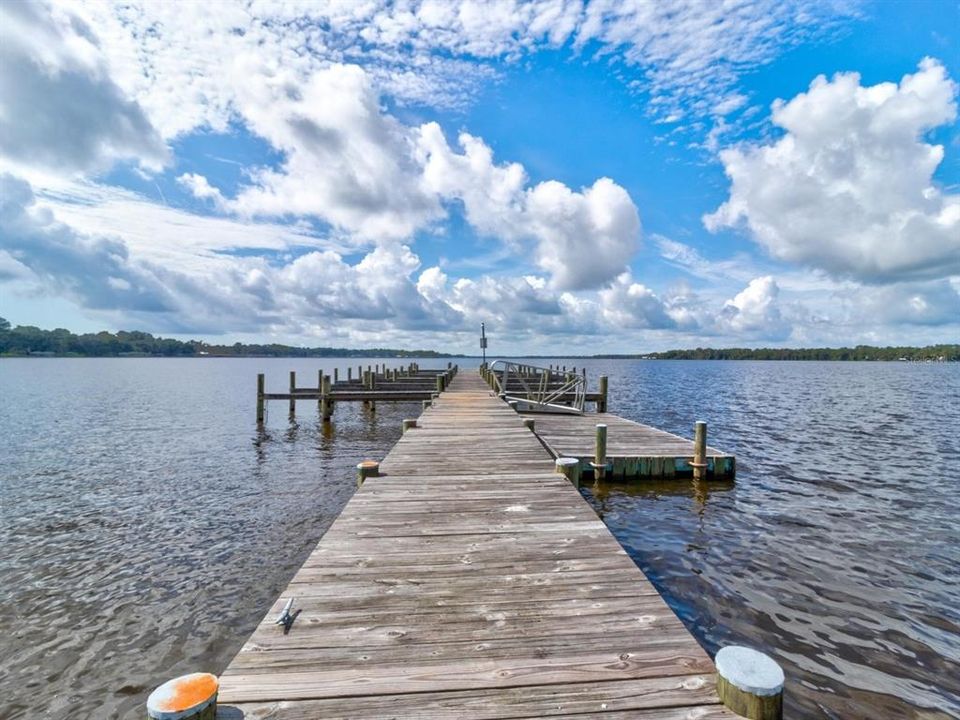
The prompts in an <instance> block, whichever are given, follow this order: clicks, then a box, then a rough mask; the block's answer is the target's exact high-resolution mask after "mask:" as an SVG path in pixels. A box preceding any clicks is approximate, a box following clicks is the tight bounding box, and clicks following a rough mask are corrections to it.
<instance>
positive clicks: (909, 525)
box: [0, 359, 960, 720]
mask: <svg viewBox="0 0 960 720" xmlns="http://www.w3.org/2000/svg"><path fill="white" fill-rule="evenodd" d="M360 362H361V361H359V360H352V361H347V360H342V361H336V363H337V365H338V366H339V368H340V372H341V374H342V375H343V374H345V371H346V367H347V365H353V366H354V367H355V366H356V365H357V364H359V363H360ZM362 362H363V364H364V365H367V364H369V363H372V362H375V361H373V360H369V361H368V360H363V361H362ZM395 362H397V364H399V361H395ZM543 362H550V361H543ZM560 362H562V363H566V364H568V365H570V364H573V362H574V361H560ZM444 364H445V363H444ZM578 364H582V361H578ZM465 365H466V363H463V362H461V367H464V366H465ZM333 366H334V361H332V360H322V361H321V360H286V359H284V360H265V359H249V360H248V359H231V360H217V359H202V360H199V359H170V360H166V359H163V360H161V359H121V360H101V359H77V360H61V359H56V360H35V359H31V360H9V359H7V360H0V398H2V400H3V402H2V404H0V420H2V426H3V428H4V429H5V435H6V436H5V439H4V441H3V443H2V445H0V468H2V469H0V513H2V518H0V519H2V522H0V718H4V719H7V718H9V719H10V720H13V719H15V718H26V717H31V718H33V717H49V718H66V717H68V716H69V717H71V718H84V717H96V718H117V717H122V718H139V717H141V716H142V703H143V701H144V698H145V696H146V693H147V692H149V690H150V689H151V687H152V686H153V685H155V684H157V683H159V682H160V681H162V680H164V679H167V678H169V677H171V676H174V675H177V674H180V673H182V672H187V671H193V670H197V669H203V670H209V671H212V672H218V671H220V670H222V669H223V668H224V667H225V666H226V665H227V663H229V661H230V659H231V658H232V657H233V655H234V654H235V653H236V651H237V650H238V649H239V647H240V645H241V644H242V642H243V641H244V640H245V639H246V636H247V635H248V634H249V633H250V632H251V631H252V629H253V627H254V625H255V624H256V623H257V621H258V620H259V619H260V618H261V617H262V615H263V612H264V611H265V609H266V608H267V607H268V605H269V604H270V603H271V601H272V600H273V599H274V598H275V597H276V596H277V595H278V594H279V593H280V591H281V590H282V588H283V587H284V586H285V585H286V583H287V581H288V580H289V578H290V577H291V576H292V575H293V573H294V571H295V570H296V568H297V567H299V565H300V564H301V563H302V561H303V560H304V558H305V557H306V555H307V553H308V552H309V551H310V549H311V548H312V547H313V545H314V544H315V543H316V541H317V539H318V538H319V537H320V536H321V535H322V533H323V532H324V530H325V529H326V528H327V527H328V526H329V524H330V523H331V522H332V520H333V519H334V518H335V517H336V515H337V513H338V512H339V510H340V508H341V507H342V506H343V504H344V503H345V502H346V501H347V500H348V499H349V497H350V495H351V493H352V492H353V487H354V474H353V473H354V470H353V468H354V465H355V463H356V462H357V461H358V460H359V459H362V458H364V457H368V456H372V457H381V456H382V455H383V454H384V453H385V452H386V450H387V449H388V448H389V447H390V446H391V445H392V443H393V442H394V441H395V440H396V438H397V437H399V434H400V420H401V419H402V418H403V417H410V416H411V415H415V414H416V413H417V412H418V411H419V407H418V405H409V404H407V405H403V404H398V405H396V406H391V405H388V404H386V403H381V404H379V405H378V407H377V412H376V414H375V415H374V416H370V415H368V414H367V413H365V412H363V411H362V410H361V409H360V408H359V407H358V406H357V405H355V404H353V403H342V404H341V405H339V406H338V407H337V410H336V416H335V419H336V422H335V425H334V428H333V429H332V431H331V430H330V429H327V430H324V429H323V428H322V426H320V425H319V424H318V422H317V413H316V407H315V405H314V403H311V402H303V403H301V404H300V410H299V413H298V421H297V422H296V423H294V424H292V425H291V424H290V423H289V422H288V419H287V417H286V403H285V402H282V401H274V402H271V403H270V414H269V417H268V422H267V429H266V432H265V433H262V434H259V433H258V432H257V430H256V427H255V425H254V422H253V420H254V418H253V410H254V407H253V405H254V402H253V400H254V388H255V382H254V376H255V374H256V373H257V372H258V371H265V372H266V373H267V386H268V390H274V389H281V388H285V387H286V384H287V371H288V370H291V369H294V370H297V371H298V373H300V375H301V377H302V378H303V381H302V384H304V385H306V384H314V383H315V381H316V380H315V379H316V373H317V369H318V368H319V367H323V368H324V369H325V370H327V371H328V372H329V371H330V370H332V368H333ZM421 366H422V367H430V366H436V363H434V364H433V365H431V363H430V362H429V361H421ZM587 366H588V372H589V374H590V377H591V378H595V377H596V376H597V375H598V374H600V373H606V374H608V375H609V376H610V383H611V408H610V409H611V411H613V412H618V413H620V414H622V415H624V416H626V417H630V418H633V419H636V420H640V421H642V422H648V423H651V424H654V425H657V426H659V427H663V428H664V429H667V430H671V431H674V432H678V433H681V434H684V435H689V434H690V433H691V430H692V425H693V421H694V420H696V419H704V420H707V421H708V422H709V432H710V443H711V445H715V446H717V447H720V448H722V449H724V450H727V451H730V452H733V453H735V454H736V455H737V467H738V478H737V482H736V484H722V485H711V486H709V487H696V486H694V484H693V483H686V482H673V483H662V484H655V485H651V484H647V485H642V486H641V485H636V484H634V485H624V484H605V485H604V486H603V487H601V488H595V489H589V488H588V489H585V494H586V495H587V497H588V499H589V500H590V502H592V503H593V504H594V506H595V507H596V508H597V509H598V511H599V512H600V513H601V514H602V515H603V517H604V520H605V521H606V522H607V524H608V525H609V526H610V528H611V530H612V531H613V532H614V533H615V534H616V536H617V537H618V539H619V540H620V542H621V543H623V544H624V546H625V547H626V548H627V549H628V551H629V552H630V554H631V556H632V557H633V558H634V559H635V560H636V562H637V563H638V564H639V565H640V567H642V568H643V570H644V571H645V572H646V573H647V575H648V576H649V577H650V578H651V580H652V581H653V582H654V583H655V584H656V585H657V587H658V588H659V589H660V590H661V592H663V594H664V596H665V597H666V599H667V601H668V602H669V603H670V604H671V605H672V607H673V608H674V609H675V610H676V611H677V612H678V613H679V614H680V616H681V617H682V618H683V620H684V621H685V622H686V623H687V624H688V626H689V627H690V628H691V630H692V631H693V632H694V633H695V635H696V636H697V638H698V639H699V640H700V641H701V643H703V644H704V646H705V647H707V648H708V650H710V651H711V652H715V651H716V649H717V648H718V647H720V646H722V645H724V644H728V643H731V642H737V643H746V644H750V645H753V646H756V647H760V648H762V649H764V650H765V651H767V652H769V653H771V654H772V655H774V656H775V657H776V658H777V659H778V660H779V661H780V662H781V664H782V665H783V666H784V669H785V670H786V672H787V676H788V685H787V697H786V702H787V716H788V717H812V718H844V719H846V718H914V717H915V718H921V717H922V718H934V717H960V603H958V600H957V598H960V570H958V568H960V521H958V520H957V519H956V517H957V512H956V506H955V499H956V498H957V497H958V490H960V487H958V485H960V447H958V444H957V439H956V436H957V431H958V428H960V366H958V365H915V364H905V363H904V364H899V363H887V364H869V363H759V362H757V363H754V362H726V363H724V362H690V361H687V362H683V361H677V362H632V361H593V362H588V363H587Z"/></svg>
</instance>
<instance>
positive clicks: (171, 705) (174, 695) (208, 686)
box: [147, 673, 220, 720]
mask: <svg viewBox="0 0 960 720" xmlns="http://www.w3.org/2000/svg"><path fill="white" fill-rule="evenodd" d="M219 689H220V682H219V681H218V680H217V676H216V675H211V674H210V673H191V674H190V675H182V676H181V677H178V678H174V679H173V680H168V681H167V682H165V683H164V684H163V685H161V686H160V687H158V688H157V689H156V690H154V691H153V692H152V693H150V697H148V698H147V717H148V718H150V720H174V719H175V720H214V718H215V717H216V715H217V692H218V691H219Z"/></svg>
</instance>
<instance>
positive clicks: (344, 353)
mask: <svg viewBox="0 0 960 720" xmlns="http://www.w3.org/2000/svg"><path fill="white" fill-rule="evenodd" d="M0 355H64V356H77V357H129V356H155V357H196V356H201V355H214V356H227V357H245V356H259V357H262V356H267V357H452V356H450V355H448V354H446V353H438V352H434V351H432V350H395V349H391V348H370V349H366V350H350V349H347V348H323V347H318V348H306V347H292V346H290V345H279V344H273V343H271V344H269V345H244V344H242V343H234V344H233V345H210V344H208V343H205V342H203V341H201V340H188V341H186V342H184V341H181V340H174V339H172V338H161V337H154V336H153V335H151V334H150V333H146V332H140V331H126V330H121V331H119V332H117V333H109V332H105V331H104V332H98V333H86V334H83V335H75V334H74V333H72V332H70V331H69V330H65V329H63V328H57V329H55V330H41V329H40V328H38V327H34V326H32V325H18V326H17V327H15V328H12V327H11V326H10V322H9V321H7V320H6V319H5V318H0Z"/></svg>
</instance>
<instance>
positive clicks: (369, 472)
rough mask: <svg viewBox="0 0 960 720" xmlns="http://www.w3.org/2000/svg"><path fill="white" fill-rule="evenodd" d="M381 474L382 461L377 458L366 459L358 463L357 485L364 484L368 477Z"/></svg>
mask: <svg viewBox="0 0 960 720" xmlns="http://www.w3.org/2000/svg"><path fill="white" fill-rule="evenodd" d="M379 474H380V463H378V462H377V461H376V460H364V461H363V462H359V463H357V487H360V486H361V485H363V481H364V480H366V479H367V478H371V477H377V475H379Z"/></svg>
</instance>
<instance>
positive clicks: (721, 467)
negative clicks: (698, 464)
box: [530, 413, 737, 480]
mask: <svg viewBox="0 0 960 720" xmlns="http://www.w3.org/2000/svg"><path fill="white" fill-rule="evenodd" d="M530 417H533V418H535V419H536V432H537V435H539V436H540V438H541V439H542V440H543V442H544V443H545V444H546V445H547V449H548V450H549V451H550V452H551V453H552V454H553V456H554V457H573V458H577V459H578V460H580V462H581V465H582V467H583V469H584V472H585V473H586V472H589V468H590V462H591V461H592V460H593V459H594V431H595V428H596V426H597V424H598V423H602V424H604V425H606V426H607V461H608V463H609V465H610V469H609V470H608V471H607V475H606V477H607V479H608V480H609V479H624V478H671V477H677V476H690V475H692V474H693V468H692V467H691V466H690V460H691V459H692V458H693V452H694V450H693V441H692V440H685V439H684V438H682V437H680V436H679V435H674V434H672V433H668V432H665V431H663V430H658V429H657V428H655V427H651V426H649V425H642V424H640V423H637V422H634V421H632V420H627V419H626V418H622V417H619V416H617V415H613V414H611V413H591V414H589V415H548V414H542V413H538V414H536V415H530ZM706 461H707V478H708V479H716V480H730V479H732V478H733V477H734V475H735V474H736V469H737V464H736V458H734V456H733V455H729V454H727V453H725V452H722V451H720V450H717V449H716V448H713V447H710V446H707V457H706Z"/></svg>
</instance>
